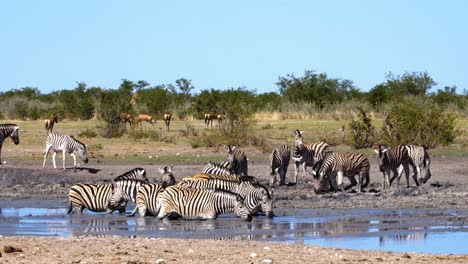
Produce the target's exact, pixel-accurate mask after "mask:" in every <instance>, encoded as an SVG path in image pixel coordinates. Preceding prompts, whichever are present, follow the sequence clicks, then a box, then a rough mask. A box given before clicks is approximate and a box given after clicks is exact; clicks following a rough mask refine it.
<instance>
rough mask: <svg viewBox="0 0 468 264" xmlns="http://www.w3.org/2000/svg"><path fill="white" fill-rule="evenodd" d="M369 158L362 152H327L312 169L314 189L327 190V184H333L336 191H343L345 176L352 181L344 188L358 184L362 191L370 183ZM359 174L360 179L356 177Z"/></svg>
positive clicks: (317, 191) (318, 191)
mask: <svg viewBox="0 0 468 264" xmlns="http://www.w3.org/2000/svg"><path fill="white" fill-rule="evenodd" d="M369 170H370V163H369V160H368V159H367V158H366V157H364V155H362V154H360V153H337V152H329V153H327V154H325V157H324V159H323V161H321V162H318V163H316V164H315V166H314V167H313V169H312V174H313V176H314V191H315V193H322V192H324V191H327V189H328V188H327V184H331V186H332V187H333V189H334V191H335V192H336V191H338V190H340V191H342V190H343V187H342V184H343V177H347V178H348V179H349V181H350V182H351V184H350V185H348V186H346V187H345V188H344V190H348V189H350V188H352V187H354V186H355V185H356V184H358V189H359V192H362V191H363V190H364V188H365V187H367V185H368V184H369ZM356 175H358V181H356V179H355V178H354V177H355V176H356Z"/></svg>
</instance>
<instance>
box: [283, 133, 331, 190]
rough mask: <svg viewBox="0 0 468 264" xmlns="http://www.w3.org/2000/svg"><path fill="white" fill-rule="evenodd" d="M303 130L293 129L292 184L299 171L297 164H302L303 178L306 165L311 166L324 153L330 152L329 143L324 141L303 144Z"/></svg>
mask: <svg viewBox="0 0 468 264" xmlns="http://www.w3.org/2000/svg"><path fill="white" fill-rule="evenodd" d="M303 133H304V131H299V130H297V129H296V130H295V131H294V149H293V156H292V157H293V160H294V182H293V183H294V184H296V183H297V175H298V173H299V165H302V169H303V171H304V179H306V178H307V166H309V167H312V166H314V165H315V163H317V162H319V161H321V160H323V158H324V155H325V153H327V152H330V145H328V144H327V143H325V142H317V143H315V144H312V145H310V146H309V147H307V146H305V145H304V143H303V138H302V134H303Z"/></svg>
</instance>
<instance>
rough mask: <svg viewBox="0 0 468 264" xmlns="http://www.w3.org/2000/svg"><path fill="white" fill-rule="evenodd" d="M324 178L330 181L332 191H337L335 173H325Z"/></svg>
mask: <svg viewBox="0 0 468 264" xmlns="http://www.w3.org/2000/svg"><path fill="white" fill-rule="evenodd" d="M324 177H325V178H326V180H328V182H329V183H330V185H331V187H332V188H333V191H334V192H337V191H338V185H337V184H336V175H331V176H330V175H328V176H327V175H326V176H324Z"/></svg>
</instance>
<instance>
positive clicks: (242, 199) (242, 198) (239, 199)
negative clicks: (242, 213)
mask: <svg viewBox="0 0 468 264" xmlns="http://www.w3.org/2000/svg"><path fill="white" fill-rule="evenodd" d="M236 201H238V202H243V201H244V197H242V196H241V195H240V194H237V195H236Z"/></svg>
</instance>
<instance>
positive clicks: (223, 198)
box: [157, 185, 252, 221]
mask: <svg viewBox="0 0 468 264" xmlns="http://www.w3.org/2000/svg"><path fill="white" fill-rule="evenodd" d="M157 204H158V205H160V209H159V213H158V218H159V219H163V218H166V217H167V218H168V219H170V220H172V219H178V218H184V219H213V220H214V219H216V218H218V216H219V215H220V214H225V213H232V212H234V213H235V214H236V216H238V217H240V218H241V219H242V220H245V221H252V215H251V214H250V213H249V211H248V208H247V206H246V205H245V202H244V198H243V197H242V196H240V195H238V194H235V193H232V192H229V191H222V190H197V189H192V188H183V187H180V186H177V185H173V186H169V187H167V188H166V189H165V190H164V191H163V192H160V193H159V194H158V197H157Z"/></svg>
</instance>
